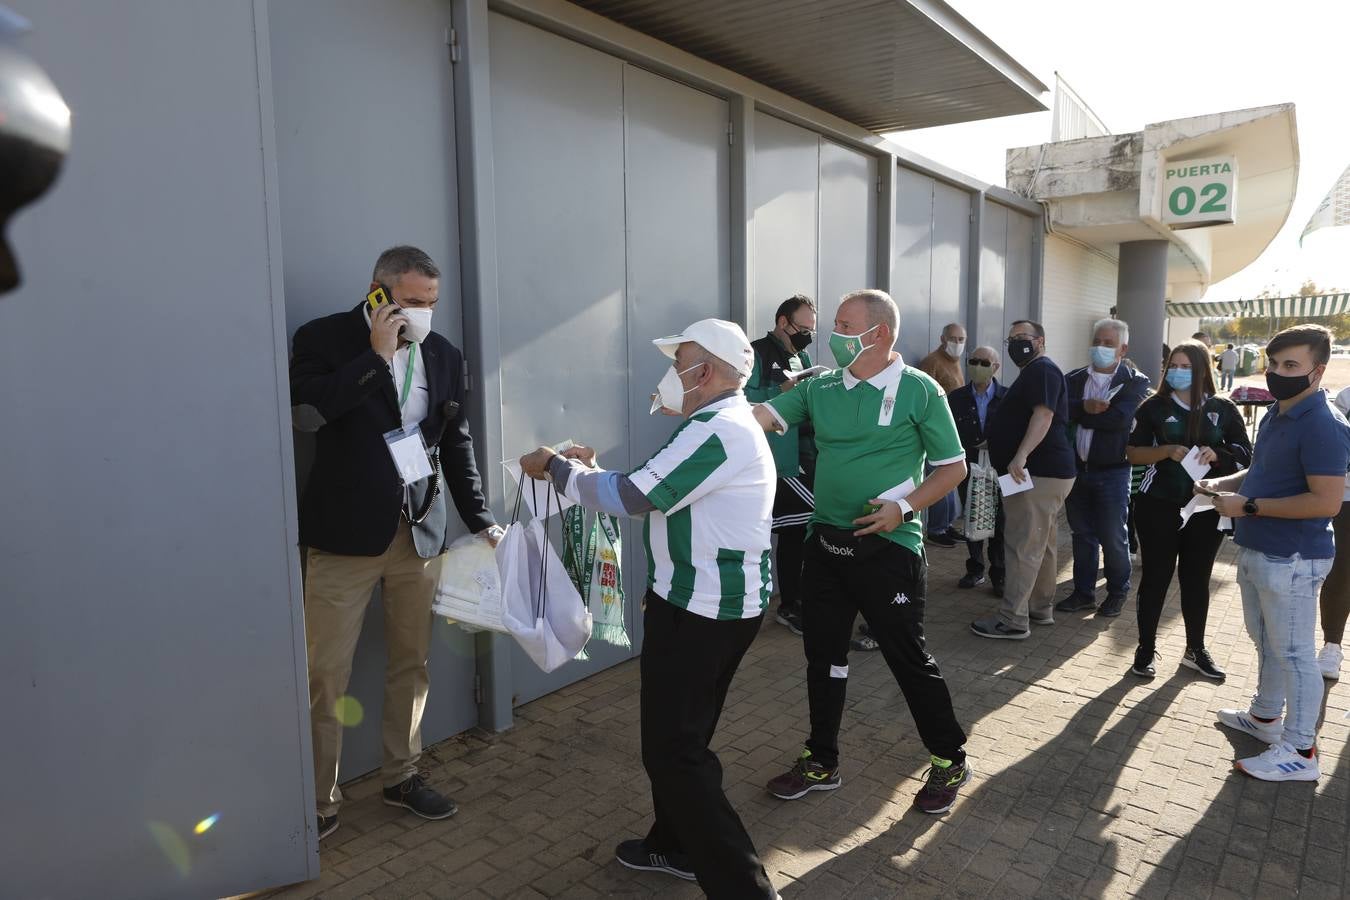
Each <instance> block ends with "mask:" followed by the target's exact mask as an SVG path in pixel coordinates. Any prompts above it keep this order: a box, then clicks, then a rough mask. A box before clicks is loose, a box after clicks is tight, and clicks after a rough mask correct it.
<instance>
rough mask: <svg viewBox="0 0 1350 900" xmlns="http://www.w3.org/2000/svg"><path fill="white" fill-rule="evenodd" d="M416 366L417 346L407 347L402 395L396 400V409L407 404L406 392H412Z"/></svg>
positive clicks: (410, 345)
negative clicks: (406, 366)
mask: <svg viewBox="0 0 1350 900" xmlns="http://www.w3.org/2000/svg"><path fill="white" fill-rule="evenodd" d="M416 364H417V345H416V344H409V345H408V369H407V371H406V372H404V373H403V393H402V394H401V395H400V396H399V398H398V408H399V409H402V408H403V405H404V404H405V403H407V402H408V392H409V391H411V390H412V378H413V368H414V367H415V366H416Z"/></svg>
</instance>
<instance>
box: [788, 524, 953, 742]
mask: <svg viewBox="0 0 1350 900" xmlns="http://www.w3.org/2000/svg"><path fill="white" fill-rule="evenodd" d="M814 528H815V534H814V535H813V536H812V539H811V540H810V541H808V542H807V545H806V571H805V581H806V602H805V603H804V604H803V605H802V634H803V641H802V645H803V648H804V649H805V651H806V693H807V698H808V700H809V702H810V705H811V737H810V738H809V739H808V740H807V742H806V748H807V749H808V750H810V751H811V755H812V756H813V757H815V759H816V761H817V762H819V763H821V764H822V765H825V766H829V767H831V768H833V767H834V766H836V765H838V764H839V724H840V722H841V720H842V719H843V716H844V699H845V694H846V692H847V688H848V643H849V638H850V636H851V634H852V632H853V621H854V619H856V618H857V616H858V614H859V613H862V617H863V619H865V620H866V621H867V624H868V626H869V628H870V631H871V634H872V637H873V638H875V639H876V642H877V644H878V645H879V647H880V650H881V655H882V656H883V657H884V658H885V660H886V665H888V666H890V668H891V674H893V675H894V676H895V682H896V684H898V685H899V686H900V691H901V693H903V694H904V695H905V702H906V703H908V704H909V711H910V713H911V714H912V715H913V716H914V724H915V725H916V726H917V727H918V731H919V737H920V739H922V740H923V744H924V746H925V747H927V748H928V752H929V753H932V754H933V755H935V756H940V757H942V758H943V759H950V760H953V761H955V762H962V761H963V760H964V759H965V751H964V750H963V749H962V748H963V747H964V745H965V743H966V733H965V731H963V730H962V728H961V726H960V725H959V724H958V723H957V721H956V713H955V712H954V711H953V710H952V697H951V693H950V692H949V691H948V690H947V682H946V681H944V680H943V678H942V672H941V670H940V669H939V668H938V664H937V661H936V660H934V659H933V657H932V656H930V655H929V654H928V650H927V649H926V647H925V644H924V635H923V611H924V601H925V596H926V593H927V581H928V567H927V565H926V564H925V563H924V561H923V559H922V558H921V557H920V556H919V555H918V554H916V553H914V552H913V551H911V550H909V549H907V548H905V547H901V546H900V545H899V544H896V543H894V542H892V541H889V540H887V539H885V538H881V537H877V536H875V535H869V536H866V537H863V538H853V539H852V542H850V537H851V535H850V534H849V533H848V532H834V531H833V530H829V531H827V530H825V529H824V528H823V527H822V526H820V525H816V526H814ZM850 550H851V551H852V552H851V553H850V552H848V551H850Z"/></svg>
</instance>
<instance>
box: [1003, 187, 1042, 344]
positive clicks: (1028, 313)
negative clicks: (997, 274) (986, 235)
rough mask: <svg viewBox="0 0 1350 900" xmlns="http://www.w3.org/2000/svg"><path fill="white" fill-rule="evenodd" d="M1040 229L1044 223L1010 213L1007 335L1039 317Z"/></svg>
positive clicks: (1005, 287) (1005, 285) (1005, 303)
mask: <svg viewBox="0 0 1350 900" xmlns="http://www.w3.org/2000/svg"><path fill="white" fill-rule="evenodd" d="M1040 227H1041V223H1040V221H1039V220H1037V219H1035V218H1032V217H1031V216H1023V215H1020V214H1018V213H1015V212H1011V211H1009V213H1008V244H1007V247H1008V249H1007V255H1006V257H1005V265H1006V269H1005V272H1006V274H1005V276H1004V279H1003V324H1004V330H1003V333H1004V335H1007V333H1008V331H1007V330H1008V328H1009V327H1011V326H1012V323H1013V322H1015V321H1016V320H1017V319H1020V318H1025V317H1034V315H1035V310H1034V307H1033V300H1034V297H1035V293H1036V292H1035V285H1034V284H1033V283H1032V279H1033V277H1034V275H1033V273H1034V272H1035V271H1036V270H1037V264H1036V255H1037V254H1039V253H1040V243H1039V242H1038V241H1036V232H1037V231H1038V230H1039V229H1040Z"/></svg>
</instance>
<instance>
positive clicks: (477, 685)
mask: <svg viewBox="0 0 1350 900" xmlns="http://www.w3.org/2000/svg"><path fill="white" fill-rule="evenodd" d="M473 702H474V703H482V702H483V679H482V676H480V675H479V674H478V673H477V672H475V673H474V674H473Z"/></svg>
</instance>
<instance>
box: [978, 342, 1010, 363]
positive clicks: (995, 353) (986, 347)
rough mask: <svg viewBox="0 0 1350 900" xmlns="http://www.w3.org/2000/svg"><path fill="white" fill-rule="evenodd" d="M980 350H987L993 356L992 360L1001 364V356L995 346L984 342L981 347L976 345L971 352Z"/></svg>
mask: <svg viewBox="0 0 1350 900" xmlns="http://www.w3.org/2000/svg"><path fill="white" fill-rule="evenodd" d="M981 350H986V351H988V353H989V355H990V356H992V357H994V362H996V363H998V364H999V365H1000V366H1001V365H1003V356H1002V355H1001V354H1000V353H999V352H998V348H997V347H991V346H989V345H988V344H985V345H984V346H983V347H976V348H975V349H974V350H972V351H971V353H972V354H974V353H979V352H980V351H981Z"/></svg>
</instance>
